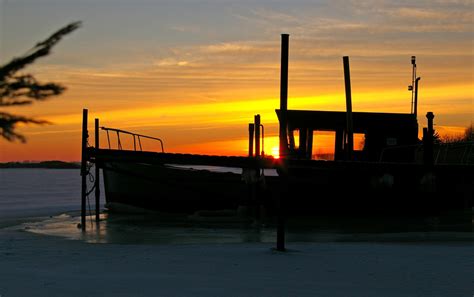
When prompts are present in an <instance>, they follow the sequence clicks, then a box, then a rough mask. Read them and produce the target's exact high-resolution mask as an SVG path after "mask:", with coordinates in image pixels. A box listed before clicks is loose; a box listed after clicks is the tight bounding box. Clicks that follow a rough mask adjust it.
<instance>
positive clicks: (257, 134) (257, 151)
mask: <svg viewBox="0 0 474 297" xmlns="http://www.w3.org/2000/svg"><path fill="white" fill-rule="evenodd" d="M254 125H255V157H260V115H259V114H257V115H255V118H254Z"/></svg>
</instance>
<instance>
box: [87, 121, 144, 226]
mask: <svg viewBox="0 0 474 297" xmlns="http://www.w3.org/2000/svg"><path fill="white" fill-rule="evenodd" d="M134 139H135V138H134ZM99 147H100V144H99V119H95V148H96V149H99ZM94 187H95V221H96V222H97V223H99V222H100V168H99V163H98V162H97V161H96V162H95V180H94Z"/></svg>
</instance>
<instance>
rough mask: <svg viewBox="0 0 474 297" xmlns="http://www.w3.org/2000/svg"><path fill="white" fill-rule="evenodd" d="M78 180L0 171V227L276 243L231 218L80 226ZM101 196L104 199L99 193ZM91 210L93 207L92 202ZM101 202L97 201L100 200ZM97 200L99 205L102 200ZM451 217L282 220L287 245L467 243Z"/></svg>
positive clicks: (96, 238) (157, 240) (468, 229)
mask: <svg viewBox="0 0 474 297" xmlns="http://www.w3.org/2000/svg"><path fill="white" fill-rule="evenodd" d="M80 182H81V179H80V175H79V170H73V169H61V170H59V169H0V228H2V227H6V226H9V228H15V229H20V230H25V231H28V232H33V233H37V234H44V235H52V236H60V237H65V238H68V239H77V240H84V241H87V242H92V243H131V244H132V243H133V244H136V243H146V244H150V243H152V244H164V243H167V244H168V243H172V244H176V243H177V244H187V243H236V242H275V240H276V231H275V224H274V221H273V220H265V221H256V220H253V219H252V218H247V219H243V218H239V217H237V216H233V215H232V214H230V215H229V214H226V215H222V216H212V217H208V216H199V215H193V216H185V215H142V214H134V215H133V214H132V215H123V214H107V213H105V212H104V213H103V214H102V215H101V223H100V224H99V226H97V225H96V224H95V223H94V222H92V218H88V221H87V222H88V223H87V232H85V233H84V232H81V230H80V229H79V228H78V227H77V225H78V223H79V222H80V217H79V211H80ZM102 193H104V192H103V191H102ZM91 199H92V200H91V201H90V202H91V206H92V208H93V205H94V201H93V197H91ZM102 199H104V198H103V196H102ZM102 202H103V201H102ZM451 219H452V218H436V217H431V218H424V219H422V220H418V219H417V220H413V219H407V218H377V221H376V222H374V220H373V218H364V217H352V218H349V217H318V218H314V217H311V218H308V217H307V218H298V219H291V220H288V223H287V232H286V236H287V237H286V238H287V241H299V242H321V241H378V242H379V241H397V242H399V241H402V242H413V241H473V240H474V233H473V232H472V223H471V222H470V223H468V224H459V223H458V222H453V220H451Z"/></svg>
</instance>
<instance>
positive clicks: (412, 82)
mask: <svg viewBox="0 0 474 297" xmlns="http://www.w3.org/2000/svg"><path fill="white" fill-rule="evenodd" d="M411 65H412V66H413V71H412V76H411V85H409V86H408V91H411V105H410V106H411V112H410V113H412V114H413V113H414V112H415V110H414V109H415V80H416V57H415V56H411Z"/></svg>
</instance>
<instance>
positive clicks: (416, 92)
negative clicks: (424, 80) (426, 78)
mask: <svg viewBox="0 0 474 297" xmlns="http://www.w3.org/2000/svg"><path fill="white" fill-rule="evenodd" d="M420 79H421V77H417V78H416V80H415V102H414V109H413V113H414V114H415V119H416V118H417V117H418V82H419V81H420Z"/></svg>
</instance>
